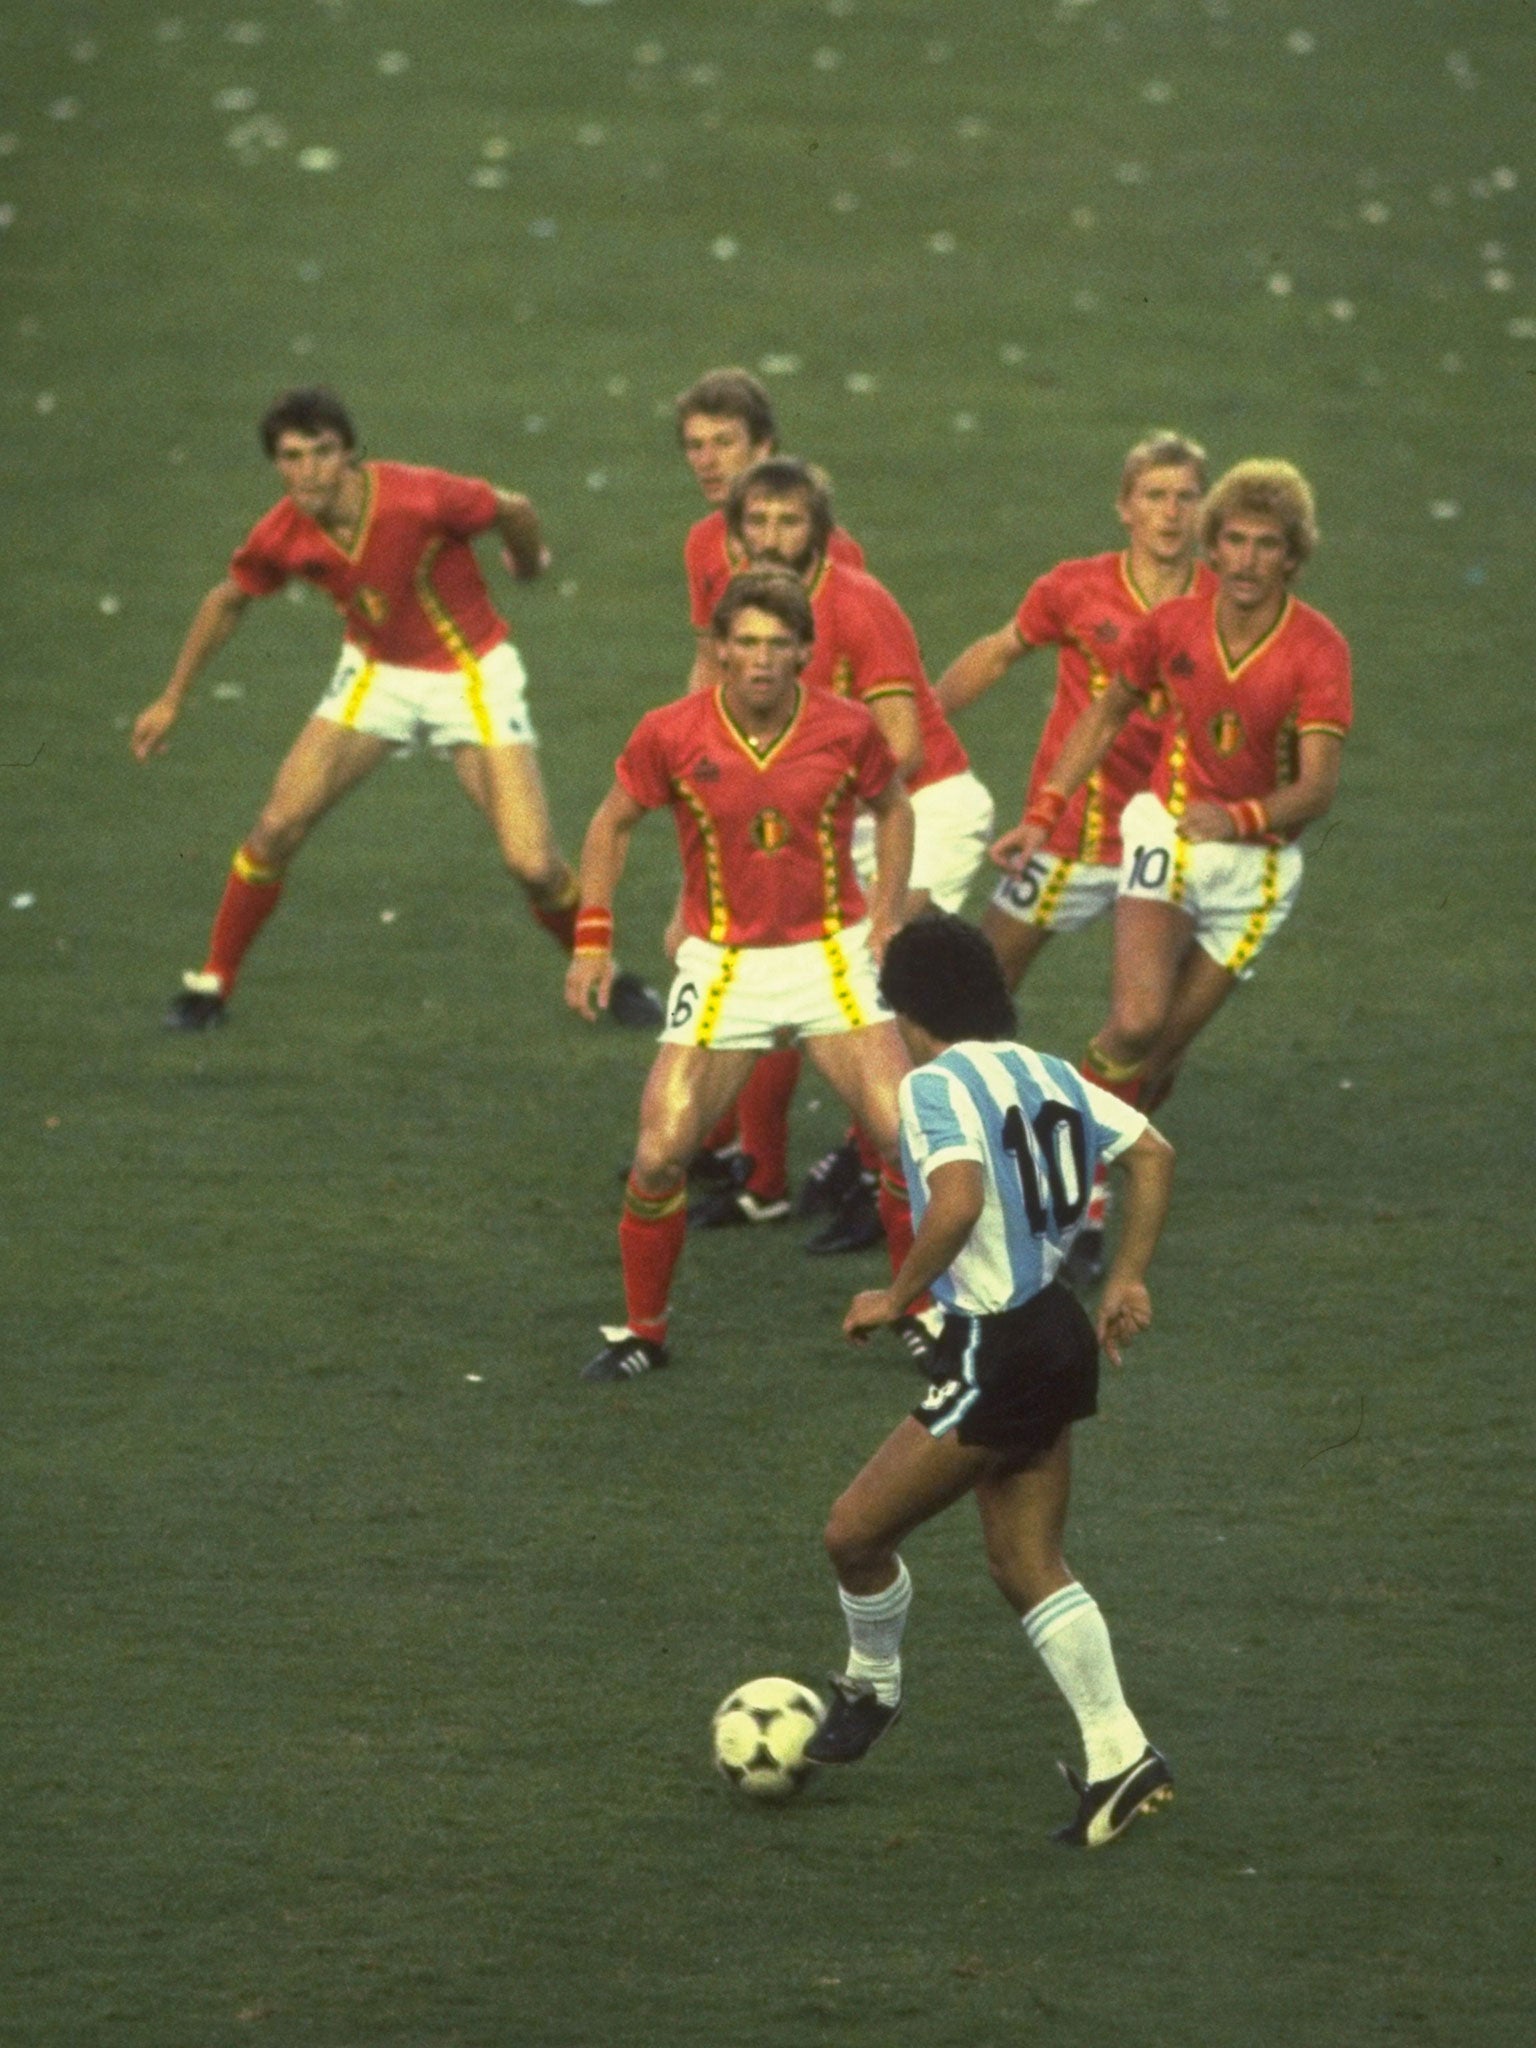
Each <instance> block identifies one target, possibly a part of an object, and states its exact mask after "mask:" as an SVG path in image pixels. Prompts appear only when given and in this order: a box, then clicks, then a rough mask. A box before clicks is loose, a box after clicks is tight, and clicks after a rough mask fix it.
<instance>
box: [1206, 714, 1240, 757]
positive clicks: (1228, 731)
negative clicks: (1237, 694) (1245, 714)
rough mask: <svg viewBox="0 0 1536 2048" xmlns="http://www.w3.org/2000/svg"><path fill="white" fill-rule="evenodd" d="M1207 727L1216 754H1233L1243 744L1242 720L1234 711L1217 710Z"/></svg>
mask: <svg viewBox="0 0 1536 2048" xmlns="http://www.w3.org/2000/svg"><path fill="white" fill-rule="evenodd" d="M1208 729H1209V732H1210V735H1211V745H1212V746H1213V747H1214V748H1215V749H1216V751H1217V753H1218V754H1235V753H1236V752H1237V750H1238V748H1239V747H1240V746H1241V745H1242V744H1243V721H1242V720H1241V719H1240V718H1239V717H1238V715H1237V713H1236V712H1235V711H1218V712H1217V714H1216V716H1215V717H1214V718H1213V719H1212V720H1211V723H1210V726H1209V728H1208Z"/></svg>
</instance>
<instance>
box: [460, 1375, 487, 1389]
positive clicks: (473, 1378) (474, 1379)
mask: <svg viewBox="0 0 1536 2048" xmlns="http://www.w3.org/2000/svg"><path fill="white" fill-rule="evenodd" d="M464 1377H465V1379H467V1380H468V1381H469V1383H470V1385H471V1386H472V1387H478V1386H479V1385H480V1384H481V1382H482V1381H483V1380H484V1378H485V1374H484V1373H483V1372H467V1373H465V1375H464Z"/></svg>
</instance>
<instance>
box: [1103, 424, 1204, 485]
mask: <svg viewBox="0 0 1536 2048" xmlns="http://www.w3.org/2000/svg"><path fill="white" fill-rule="evenodd" d="M1149 469H1192V470H1193V471H1194V472H1195V475H1196V477H1197V478H1198V479H1199V483H1200V488H1201V490H1202V491H1203V490H1204V489H1205V485H1206V467H1205V450H1204V449H1203V448H1202V447H1201V446H1200V443H1199V442H1198V441H1192V440H1191V439H1190V438H1189V436H1188V434H1180V433H1176V432H1175V430H1174V429H1173V428H1172V427H1154V428H1153V429H1152V431H1151V433H1150V434H1144V435H1143V436H1142V438H1141V439H1140V440H1139V441H1138V442H1137V443H1136V446H1135V447H1134V448H1133V449H1132V450H1131V452H1130V453H1129V455H1127V456H1126V458H1125V461H1124V463H1123V464H1122V466H1121V470H1120V496H1121V497H1122V498H1128V497H1129V496H1130V495H1131V492H1132V491H1133V490H1135V488H1136V485H1137V483H1138V481H1139V480H1140V478H1141V477H1142V476H1143V475H1145V473H1146V472H1147V471H1148V470H1149Z"/></svg>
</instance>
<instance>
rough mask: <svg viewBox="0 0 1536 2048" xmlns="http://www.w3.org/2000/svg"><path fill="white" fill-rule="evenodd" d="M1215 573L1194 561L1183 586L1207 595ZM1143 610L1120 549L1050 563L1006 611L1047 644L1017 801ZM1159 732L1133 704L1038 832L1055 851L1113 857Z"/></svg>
mask: <svg viewBox="0 0 1536 2048" xmlns="http://www.w3.org/2000/svg"><path fill="white" fill-rule="evenodd" d="M1215 588H1216V578H1215V576H1214V574H1213V573H1212V571H1211V570H1210V569H1208V568H1207V567H1206V565H1205V563H1204V562H1201V563H1199V564H1197V565H1196V567H1195V569H1194V571H1193V574H1192V576H1191V580H1190V585H1189V591H1190V594H1191V595H1193V596H1209V595H1211V594H1212V593H1213V592H1214V591H1215ZM1150 609H1151V607H1149V605H1148V604H1147V601H1146V599H1145V598H1144V597H1143V596H1142V594H1141V592H1140V591H1139V590H1138V589H1137V588H1136V585H1135V584H1134V583H1133V582H1132V580H1131V568H1130V558H1129V556H1127V555H1126V554H1124V553H1123V552H1115V553H1111V554H1107V555H1088V556H1086V557H1084V558H1082V559H1080V560H1077V561H1072V562H1058V563H1057V565H1056V567H1055V568H1054V569H1051V570H1049V571H1048V572H1047V573H1046V574H1045V575H1044V576H1041V577H1040V578H1039V579H1038V580H1037V581H1036V582H1034V583H1032V584H1031V585H1030V587H1029V589H1028V591H1027V592H1026V593H1025V596H1024V602H1023V603H1022V604H1021V605H1020V606H1019V609H1018V612H1017V614H1016V615H1015V617H1014V625H1015V626H1016V627H1017V628H1018V634H1019V638H1020V639H1021V640H1022V641H1023V642H1024V644H1025V646H1026V647H1057V648H1060V650H1061V652H1060V654H1059V655H1058V657H1057V662H1056V695H1055V696H1054V697H1053V698H1052V700H1051V708H1050V710H1049V711H1048V712H1047V713H1046V719H1045V729H1044V731H1043V732H1042V733H1041V735H1040V744H1039V746H1038V747H1037V748H1036V749H1035V761H1034V766H1033V767H1032V768H1031V769H1030V771H1029V791H1028V794H1027V795H1026V797H1025V799H1024V803H1025V808H1026V809H1028V807H1029V805H1030V804H1032V803H1033V802H1034V800H1035V797H1036V796H1037V795H1038V794H1039V791H1040V788H1041V785H1042V784H1043V783H1045V782H1048V781H1049V780H1050V773H1051V769H1052V768H1053V767H1054V766H1055V765H1056V756H1057V755H1058V754H1059V753H1060V752H1061V746H1062V742H1063V741H1064V740H1065V738H1066V736H1067V734H1068V733H1069V732H1070V731H1071V730H1072V728H1073V726H1074V725H1076V723H1077V721H1078V719H1079V717H1080V716H1081V715H1082V713H1083V712H1084V711H1086V710H1087V708H1088V706H1089V705H1090V704H1091V703H1092V702H1093V700H1094V698H1095V697H1098V696H1101V695H1102V694H1103V692H1104V689H1105V687H1106V685H1107V684H1108V682H1109V677H1110V671H1111V670H1112V668H1113V667H1114V665H1115V657H1116V654H1117V652H1118V650H1119V648H1120V645H1121V643H1122V642H1123V641H1124V640H1125V638H1126V635H1127V634H1128V633H1129V632H1130V630H1131V628H1132V627H1133V626H1135V625H1137V624H1138V623H1139V622H1140V621H1141V620H1142V619H1144V618H1145V617H1146V615H1147V613H1148V611H1149V610H1150ZM1162 744H1163V731H1162V727H1161V726H1160V725H1159V724H1158V722H1157V720H1156V719H1155V718H1154V717H1152V716H1151V714H1150V713H1149V712H1146V711H1133V712H1132V713H1131V716H1130V717H1129V719H1127V721H1126V723H1125V725H1124V726H1123V727H1122V728H1121V730H1120V732H1119V734H1118V736H1117V737H1116V740H1115V743H1114V745H1113V746H1112V747H1111V748H1110V750H1109V752H1108V753H1107V754H1106V755H1105V756H1104V759H1103V760H1102V761H1101V762H1100V763H1099V765H1098V767H1097V768H1096V769H1095V770H1094V771H1093V773H1092V774H1091V775H1090V776H1089V777H1088V779H1087V781H1086V782H1085V783H1084V784H1083V785H1082V787H1081V789H1079V790H1077V791H1076V792H1075V793H1074V795H1073V797H1072V800H1071V802H1070V803H1069V804H1068V805H1067V808H1066V809H1065V811H1063V812H1062V814H1061V818H1060V820H1059V822H1058V823H1057V825H1056V828H1055V830H1054V831H1053V832H1052V834H1051V836H1050V838H1049V839H1047V841H1046V842H1045V843H1046V847H1047V849H1048V850H1049V851H1050V852H1051V853H1054V854H1056V855H1058V856H1059V857H1060V858H1061V859H1063V860H1083V861H1092V862H1094V863H1096V864H1100V865H1103V866H1107V867H1114V866H1116V865H1117V864H1118V862H1119V859H1120V813H1121V812H1122V811H1123V810H1124V809H1125V806H1126V804H1127V803H1128V802H1129V801H1130V799H1131V798H1132V797H1133V796H1135V795H1136V793H1137V791H1138V790H1142V789H1145V788H1146V786H1147V784H1148V782H1149V781H1150V779H1151V775H1152V764H1153V763H1154V762H1155V761H1156V759H1157V757H1158V754H1159V753H1160V752H1161V750H1162Z"/></svg>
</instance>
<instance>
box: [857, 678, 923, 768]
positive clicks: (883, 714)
mask: <svg viewBox="0 0 1536 2048" xmlns="http://www.w3.org/2000/svg"><path fill="white" fill-rule="evenodd" d="M865 702H866V704H867V705H868V706H869V709H870V711H871V712H872V714H873V716H874V721H875V723H876V725H878V726H879V728H880V731H881V734H882V735H883V737H884V739H885V743H886V745H887V746H888V747H889V748H890V750H891V752H892V753H893V754H894V755H895V756H896V766H897V767H898V768H899V769H900V771H901V773H902V775H903V776H904V777H907V778H910V777H911V776H913V775H915V774H916V773H917V771H918V769H919V768H921V767H922V765H923V728H922V726H921V724H920V723H919V721H918V716H917V699H916V698H915V697H913V696H910V695H908V694H907V691H906V688H905V686H903V687H902V689H901V690H899V691H898V690H895V689H893V690H892V691H891V692H890V694H889V695H888V696H872V697H866V699H865Z"/></svg>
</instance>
